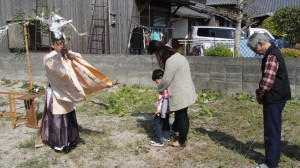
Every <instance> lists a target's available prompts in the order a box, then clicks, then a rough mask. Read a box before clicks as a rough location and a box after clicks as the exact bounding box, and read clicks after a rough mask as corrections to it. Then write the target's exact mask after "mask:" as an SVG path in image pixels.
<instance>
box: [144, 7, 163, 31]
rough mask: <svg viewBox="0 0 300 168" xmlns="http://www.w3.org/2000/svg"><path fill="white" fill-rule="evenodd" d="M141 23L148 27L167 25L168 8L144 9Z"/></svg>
mask: <svg viewBox="0 0 300 168" xmlns="http://www.w3.org/2000/svg"><path fill="white" fill-rule="evenodd" d="M140 23H141V25H143V26H148V27H167V26H168V12H167V11H166V10H150V13H149V9H144V10H143V11H142V12H141V14H140Z"/></svg>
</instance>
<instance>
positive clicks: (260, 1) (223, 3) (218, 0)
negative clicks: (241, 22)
mask: <svg viewBox="0 0 300 168" xmlns="http://www.w3.org/2000/svg"><path fill="white" fill-rule="evenodd" d="M244 1H249V2H248V3H247V4H246V6H245V12H246V13H251V15H252V18H254V19H256V20H257V23H256V24H255V25H253V26H254V27H255V26H257V25H260V24H261V23H262V22H263V21H264V19H266V18H268V17H269V16H272V15H274V13H275V12H276V10H277V9H280V8H284V7H287V6H300V1H299V0H272V1H270V0H244ZM270 2H271V3H270ZM205 4H206V5H207V6H210V7H214V8H218V7H223V8H232V7H234V6H235V5H236V0H206V3H205ZM217 20H218V21H217V22H216V25H218V23H222V22H223V20H224V19H222V18H218V19H217ZM219 26H223V25H222V24H219Z"/></svg>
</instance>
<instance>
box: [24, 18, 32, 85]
mask: <svg viewBox="0 0 300 168" xmlns="http://www.w3.org/2000/svg"><path fill="white" fill-rule="evenodd" d="M23 25H24V41H25V50H26V58H27V68H28V76H29V88H28V89H29V90H32V74H31V68H30V55H29V51H28V34H27V25H28V22H24V24H23Z"/></svg>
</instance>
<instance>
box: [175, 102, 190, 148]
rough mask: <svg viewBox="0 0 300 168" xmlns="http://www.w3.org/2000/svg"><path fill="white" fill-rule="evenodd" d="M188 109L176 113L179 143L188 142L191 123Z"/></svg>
mask: <svg viewBox="0 0 300 168" xmlns="http://www.w3.org/2000/svg"><path fill="white" fill-rule="evenodd" d="M187 110H188V107H186V108H183V109H180V110H178V111H174V113H175V121H176V122H175V124H176V128H177V129H178V132H179V139H178V142H179V143H180V144H184V143H185V142H186V140H187V135H188V132H189V128H190V121H189V117H188V114H187Z"/></svg>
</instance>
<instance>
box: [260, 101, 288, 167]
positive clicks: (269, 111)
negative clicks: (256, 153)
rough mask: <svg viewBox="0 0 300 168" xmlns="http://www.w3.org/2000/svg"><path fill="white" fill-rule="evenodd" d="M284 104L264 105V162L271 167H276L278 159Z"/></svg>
mask: <svg viewBox="0 0 300 168" xmlns="http://www.w3.org/2000/svg"><path fill="white" fill-rule="evenodd" d="M284 106H285V102H284V103H278V104H264V105H263V112H264V142H265V159H266V160H265V162H266V163H267V164H269V165H270V166H271V167H278V163H279V159H280V143H281V122H282V111H283V109H284Z"/></svg>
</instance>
